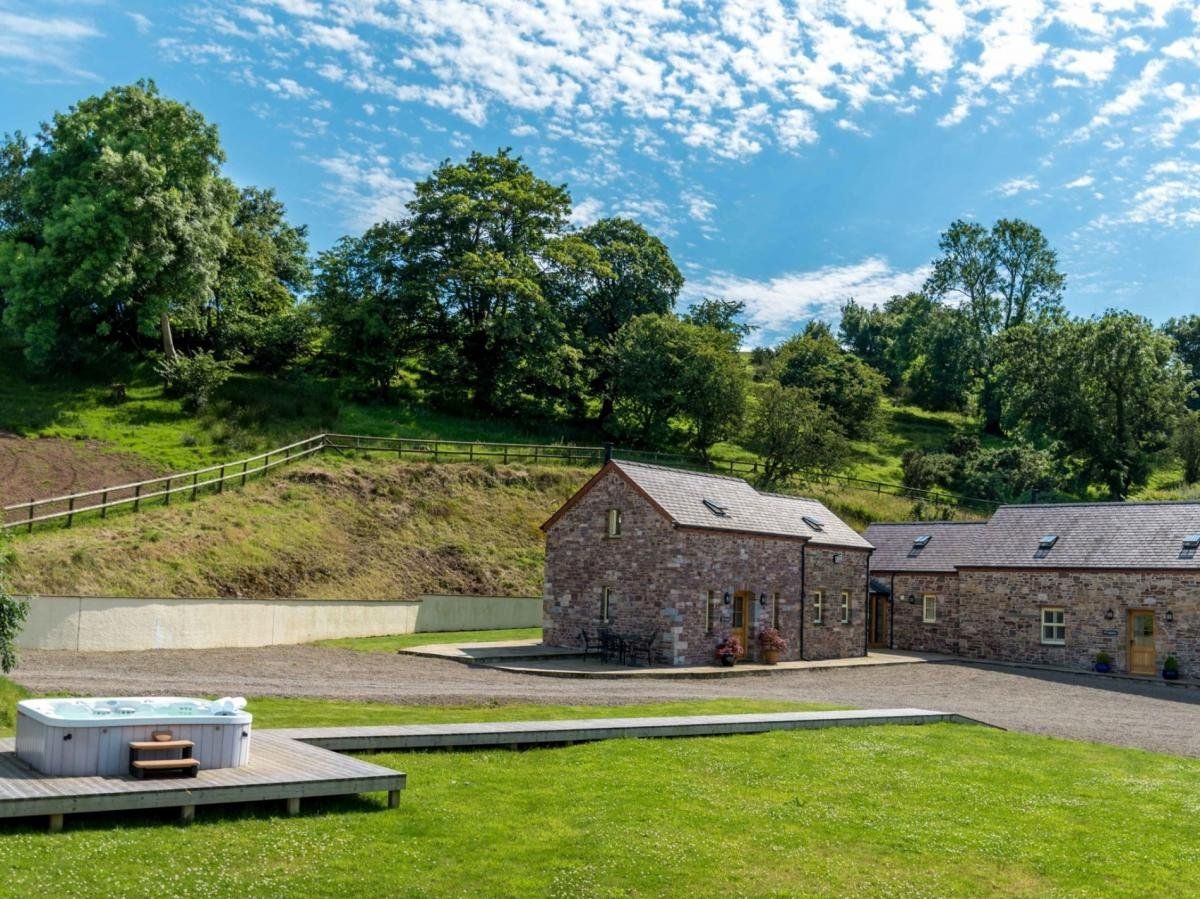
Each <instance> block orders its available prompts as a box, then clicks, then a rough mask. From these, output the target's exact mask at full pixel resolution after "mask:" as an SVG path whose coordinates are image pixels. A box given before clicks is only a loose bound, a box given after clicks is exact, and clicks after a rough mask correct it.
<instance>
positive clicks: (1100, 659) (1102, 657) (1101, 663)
mask: <svg viewBox="0 0 1200 899" xmlns="http://www.w3.org/2000/svg"><path fill="white" fill-rule="evenodd" d="M1092 667H1093V668H1095V669H1096V671H1098V672H1100V673H1101V674H1108V672H1110V671H1112V656H1110V655H1109V654H1108V653H1107V652H1098V653H1096V664H1095V665H1093V666H1092Z"/></svg>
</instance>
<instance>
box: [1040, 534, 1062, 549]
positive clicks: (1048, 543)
mask: <svg viewBox="0 0 1200 899" xmlns="http://www.w3.org/2000/svg"><path fill="white" fill-rule="evenodd" d="M1057 542H1058V534H1044V535H1043V536H1042V539H1041V540H1039V541H1038V549H1040V550H1047V549H1050V548H1051V547H1052V546H1054V544H1055V543H1057Z"/></svg>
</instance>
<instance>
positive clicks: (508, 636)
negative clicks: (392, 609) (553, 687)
mask: <svg viewBox="0 0 1200 899" xmlns="http://www.w3.org/2000/svg"><path fill="white" fill-rule="evenodd" d="M541 637H542V629H541V628H540V627H514V628H508V629H507V630H492V631H437V632H433V633H423V634H392V635H390V636H385V637H341V638H339V639H336V640H318V641H317V645H318V646H331V647H333V648H335V649H352V650H354V651H355V652H395V651H396V650H398V649H409V648H411V647H413V646H432V645H434V644H438V643H496V642H498V641H501V640H540V639H541Z"/></svg>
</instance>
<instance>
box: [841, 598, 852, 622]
mask: <svg viewBox="0 0 1200 899" xmlns="http://www.w3.org/2000/svg"><path fill="white" fill-rule="evenodd" d="M849 623H850V591H849V590H843V591H842V624H849Z"/></svg>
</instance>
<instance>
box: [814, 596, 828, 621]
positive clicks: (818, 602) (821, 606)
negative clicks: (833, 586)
mask: <svg viewBox="0 0 1200 899" xmlns="http://www.w3.org/2000/svg"><path fill="white" fill-rule="evenodd" d="M824 615H825V594H824V593H822V592H821V591H820V590H814V591H813V623H814V624H820V623H821V621H822V619H823V618H824Z"/></svg>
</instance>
